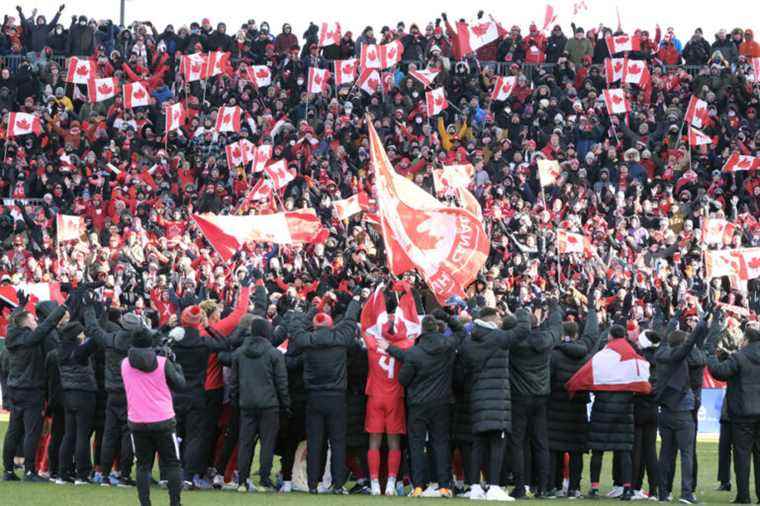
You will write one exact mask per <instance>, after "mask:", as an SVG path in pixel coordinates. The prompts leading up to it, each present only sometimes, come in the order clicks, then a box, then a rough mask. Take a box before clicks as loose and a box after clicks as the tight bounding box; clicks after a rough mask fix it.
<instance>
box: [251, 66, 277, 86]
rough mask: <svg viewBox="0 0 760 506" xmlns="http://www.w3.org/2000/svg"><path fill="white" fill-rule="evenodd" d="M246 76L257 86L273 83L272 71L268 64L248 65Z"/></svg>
mask: <svg viewBox="0 0 760 506" xmlns="http://www.w3.org/2000/svg"><path fill="white" fill-rule="evenodd" d="M245 71H246V77H247V78H248V80H249V81H250V82H251V83H253V84H254V85H255V86H256V87H257V88H264V87H265V86H269V85H270V84H272V71H271V70H269V67H267V66H266V65H250V66H249V67H246V69H245Z"/></svg>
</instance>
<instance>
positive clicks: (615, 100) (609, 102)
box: [603, 88, 631, 116]
mask: <svg viewBox="0 0 760 506" xmlns="http://www.w3.org/2000/svg"><path fill="white" fill-rule="evenodd" d="M603 91H604V104H605V105H606V106H607V114H609V115H610V116H612V115H613V114H625V113H627V112H629V111H630V110H631V109H630V106H629V105H628V99H626V98H625V92H624V91H623V89H622V88H615V89H611V90H603Z"/></svg>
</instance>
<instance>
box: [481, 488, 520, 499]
mask: <svg viewBox="0 0 760 506" xmlns="http://www.w3.org/2000/svg"><path fill="white" fill-rule="evenodd" d="M514 500H515V498H514V497H512V496H511V495H509V494H508V493H507V492H506V491H505V490H504V489H503V488H501V487H500V486H498V485H491V486H490V487H488V492H486V501H514Z"/></svg>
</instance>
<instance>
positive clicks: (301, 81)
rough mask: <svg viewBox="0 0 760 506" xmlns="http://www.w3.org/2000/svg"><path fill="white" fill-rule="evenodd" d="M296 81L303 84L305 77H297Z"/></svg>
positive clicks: (299, 84)
mask: <svg viewBox="0 0 760 506" xmlns="http://www.w3.org/2000/svg"><path fill="white" fill-rule="evenodd" d="M296 83H297V84H298V86H301V85H302V84H303V79H302V78H300V77H299V78H298V79H296Z"/></svg>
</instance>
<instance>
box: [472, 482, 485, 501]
mask: <svg viewBox="0 0 760 506" xmlns="http://www.w3.org/2000/svg"><path fill="white" fill-rule="evenodd" d="M485 499H486V491H485V490H483V487H481V486H480V483H476V484H475V485H473V486H471V487H470V500H471V501H485Z"/></svg>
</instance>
